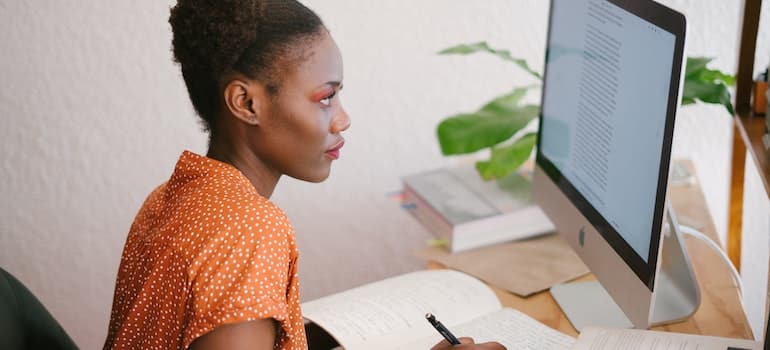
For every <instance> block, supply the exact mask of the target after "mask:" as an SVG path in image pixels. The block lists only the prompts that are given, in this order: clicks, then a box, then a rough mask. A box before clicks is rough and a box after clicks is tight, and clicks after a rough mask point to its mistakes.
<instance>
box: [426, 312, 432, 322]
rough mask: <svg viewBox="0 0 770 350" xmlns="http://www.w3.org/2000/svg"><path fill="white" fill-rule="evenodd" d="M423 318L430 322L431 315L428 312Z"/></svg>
mask: <svg viewBox="0 0 770 350" xmlns="http://www.w3.org/2000/svg"><path fill="white" fill-rule="evenodd" d="M425 318H427V319H429V320H430V319H431V318H433V314H431V313H430V312H429V313H427V314H425Z"/></svg>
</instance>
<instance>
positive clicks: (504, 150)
mask: <svg viewBox="0 0 770 350" xmlns="http://www.w3.org/2000/svg"><path fill="white" fill-rule="evenodd" d="M535 143H537V133H528V134H526V135H524V136H522V137H520V138H519V139H518V140H516V141H515V142H514V143H512V144H510V145H507V146H503V147H495V148H493V149H492V156H491V157H490V158H489V160H485V161H479V162H476V170H478V172H479V174H480V175H481V177H482V178H484V179H485V180H491V179H499V178H502V177H505V176H508V175H509V174H511V173H512V172H514V171H516V169H518V168H519V167H520V166H521V164H523V163H524V162H525V161H527V159H529V156H530V155H531V154H532V149H533V148H534V147H535Z"/></svg>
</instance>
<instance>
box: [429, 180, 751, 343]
mask: <svg viewBox="0 0 770 350" xmlns="http://www.w3.org/2000/svg"><path fill="white" fill-rule="evenodd" d="M688 167H689V168H690V169H692V166H691V165H689V166H688ZM670 194H671V195H670V197H671V203H672V205H673V206H674V210H676V214H677V215H678V219H679V222H680V224H682V225H687V226H690V227H694V228H696V229H698V230H700V231H701V232H703V233H704V234H706V235H707V236H709V237H710V238H712V239H714V240H715V241H717V238H716V237H717V235H716V230H715V228H714V223H713V222H712V220H711V217H710V216H709V214H708V208H706V201H705V198H704V197H703V193H702V192H701V189H700V186H699V185H697V184H695V185H679V186H672V187H671V188H670ZM685 242H686V245H687V249H688V253H689V254H690V257H691V260H692V263H693V266H694V268H695V275H696V279H697V280H698V285H699V287H700V292H701V305H700V307H699V308H698V311H696V313H695V315H694V316H693V317H690V318H689V319H688V320H686V321H684V322H679V323H672V324H669V325H665V326H660V327H654V328H653V329H654V330H663V331H670V332H678V333H690V334H702V335H711V336H720V337H730V338H743V339H753V338H752V334H751V329H750V328H749V325H748V321H747V320H746V315H745V314H744V312H743V307H742V306H741V302H740V297H739V294H740V292H739V291H738V287H737V286H736V285H735V283H734V281H733V279H732V276H731V274H730V269H729V268H728V267H727V266H726V265H725V262H724V261H723V260H722V259H721V258H720V257H719V254H718V253H717V252H715V251H713V250H712V249H711V248H710V247H709V246H708V245H707V244H706V243H704V242H701V241H699V240H697V239H695V238H693V237H689V236H685ZM428 266H429V268H440V267H441V266H440V265H439V264H437V263H434V262H431V263H429V265H428ZM592 279H594V277H593V275H588V276H584V277H582V278H580V279H578V281H583V280H592ZM492 289H493V290H494V291H495V293H496V294H497V296H498V298H500V301H501V302H502V304H503V305H504V306H508V307H511V308H514V309H517V310H520V311H522V312H524V313H526V314H527V315H529V316H531V317H533V318H535V319H537V320H538V321H540V322H542V323H544V324H546V325H548V326H550V327H552V328H554V329H557V330H559V331H561V332H564V333H566V334H570V335H573V336H577V334H578V333H577V331H576V330H575V328H573V327H572V325H571V324H570V323H569V321H568V320H567V318H566V316H564V313H563V312H562V311H561V309H560V308H559V306H558V305H557V304H556V302H555V301H554V299H553V297H552V296H551V293H550V292H549V291H545V292H541V293H538V294H535V295H532V296H530V297H528V298H522V297H519V296H517V295H514V294H512V293H509V292H506V291H504V290H502V289H499V288H497V287H494V286H492Z"/></svg>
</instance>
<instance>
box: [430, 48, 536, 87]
mask: <svg viewBox="0 0 770 350" xmlns="http://www.w3.org/2000/svg"><path fill="white" fill-rule="evenodd" d="M477 52H487V53H491V54H493V55H495V56H497V57H500V58H502V59H503V60H506V61H508V62H513V63H514V64H516V65H517V66H519V68H521V69H523V70H524V71H526V72H527V73H529V74H531V75H532V76H534V77H535V78H537V79H540V80H543V76H542V75H540V73H538V72H535V71H534V70H532V68H530V67H529V64H527V61H525V60H524V59H521V58H517V57H513V56H511V52H510V51H508V50H496V49H493V48H491V47H489V44H487V43H486V42H485V41H481V42H477V43H473V44H460V45H456V46H452V47H448V48H446V49H443V50H441V51H439V52H438V53H439V55H469V54H472V53H477Z"/></svg>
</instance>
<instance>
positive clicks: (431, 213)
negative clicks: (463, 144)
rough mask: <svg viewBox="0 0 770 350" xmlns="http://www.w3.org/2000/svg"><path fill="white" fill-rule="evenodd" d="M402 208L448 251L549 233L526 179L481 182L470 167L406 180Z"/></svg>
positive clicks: (515, 177)
mask: <svg viewBox="0 0 770 350" xmlns="http://www.w3.org/2000/svg"><path fill="white" fill-rule="evenodd" d="M402 180H403V185H404V204H405V207H406V208H409V211H410V213H412V215H413V216H414V217H415V218H417V220H418V221H420V223H422V224H423V225H424V226H425V227H426V228H427V229H428V230H430V231H431V232H433V233H434V234H435V235H436V236H438V237H440V238H442V239H446V240H447V241H448V243H449V246H450V250H451V251H452V252H458V251H463V250H467V249H471V248H477V247H482V246H486V245H490V244H495V243H500V242H506V241H511V240H516V239H522V238H527V237H532V236H535V235H539V234H543V233H547V232H551V231H553V229H554V228H553V224H551V222H550V221H549V220H548V218H547V217H546V216H545V214H544V213H543V212H542V211H541V210H540V208H539V207H537V205H535V203H534V201H533V200H532V195H531V187H532V186H531V181H530V179H529V178H527V177H525V176H523V175H521V174H520V173H514V174H512V175H510V176H508V177H506V178H503V179H500V180H494V181H484V180H483V179H482V178H481V177H480V176H479V175H478V173H477V172H476V170H475V168H474V167H473V166H472V165H465V166H460V167H454V168H442V169H436V170H432V171H428V172H425V173H420V174H415V175H410V176H406V177H404V178H403V179H402Z"/></svg>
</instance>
